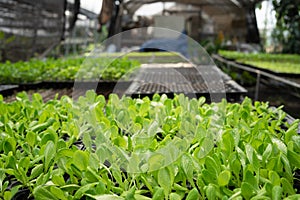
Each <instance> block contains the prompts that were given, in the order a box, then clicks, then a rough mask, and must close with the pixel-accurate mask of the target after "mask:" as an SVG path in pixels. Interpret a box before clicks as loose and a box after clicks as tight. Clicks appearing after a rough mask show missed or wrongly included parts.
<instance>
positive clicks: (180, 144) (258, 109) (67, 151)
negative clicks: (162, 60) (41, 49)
mask: <svg viewBox="0 0 300 200" xmlns="http://www.w3.org/2000/svg"><path fill="white" fill-rule="evenodd" d="M204 102H205V99H204V98H200V99H188V98H187V97H185V96H184V95H177V96H175V97H174V99H168V98H167V97H166V96H165V95H162V96H159V95H155V96H153V99H152V100H150V99H149V98H147V97H145V98H143V99H132V98H130V97H122V98H118V96H116V95H114V94H112V95H111V96H110V98H109V100H108V101H107V102H106V101H105V99H104V97H103V96H97V95H96V94H95V93H94V92H92V91H88V92H87V93H86V95H85V97H80V98H79V99H78V101H72V100H71V98H69V97H66V96H64V97H62V98H61V99H60V100H58V99H54V100H50V101H48V102H45V103H44V102H43V101H42V100H41V98H40V95H38V94H35V95H34V98H32V100H29V97H28V96H27V94H26V93H20V94H19V95H18V97H17V100H16V101H14V102H11V103H6V102H4V101H3V100H1V101H0V110H1V116H0V189H1V190H0V198H1V199H11V198H12V197H13V196H14V194H15V193H16V192H17V191H18V190H19V189H20V188H24V187H25V188H28V189H29V191H30V194H31V195H32V196H33V197H34V198H35V199H49V198H50V199H145V200H147V199H151V198H152V199H174V200H177V199H191V200H192V199H251V198H253V199H283V198H285V197H288V198H287V199H297V198H298V197H299V195H298V196H297V194H296V192H297V191H296V190H295V189H294V188H293V173H294V171H295V169H299V167H300V165H299V153H300V139H299V135H298V134H297V128H298V123H299V120H298V121H295V122H294V123H293V124H288V123H287V122H286V121H285V120H284V118H285V113H284V112H283V111H282V110H281V109H280V108H278V109H276V110H274V109H271V108H269V107H268V104H267V103H260V102H252V101H251V100H250V99H245V100H244V101H243V102H242V103H241V104H231V103H227V102H226V101H225V100H224V101H222V102H220V103H212V104H206V103H204ZM40 124H43V125H42V126H39V125H40ZM37 127H38V128H37ZM13 183H14V184H13Z"/></svg>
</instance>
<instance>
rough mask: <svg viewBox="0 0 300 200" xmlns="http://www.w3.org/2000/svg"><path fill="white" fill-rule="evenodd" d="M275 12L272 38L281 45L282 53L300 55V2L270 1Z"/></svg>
mask: <svg viewBox="0 0 300 200" xmlns="http://www.w3.org/2000/svg"><path fill="white" fill-rule="evenodd" d="M272 2H273V6H274V9H275V11H276V19H277V24H276V29H275V30H274V32H273V37H275V38H276V39H277V41H278V42H279V43H282V44H283V53H293V54H300V2H299V1H295V0H272Z"/></svg>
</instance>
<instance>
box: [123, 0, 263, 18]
mask: <svg viewBox="0 0 300 200" xmlns="http://www.w3.org/2000/svg"><path fill="white" fill-rule="evenodd" d="M261 1H263V0H127V1H126V0H125V1H124V8H125V9H126V10H127V11H128V12H129V13H131V14H134V13H135V12H136V11H137V10H138V9H139V8H140V7H141V6H143V5H145V4H151V3H157V2H174V3H182V4H191V5H195V6H199V7H202V8H203V9H204V10H206V9H207V11H208V12H213V10H214V15H216V14H218V13H219V14H226V13H229V12H230V13H239V12H240V11H241V10H240V9H247V8H248V7H250V6H252V5H255V4H256V3H259V2H261Z"/></svg>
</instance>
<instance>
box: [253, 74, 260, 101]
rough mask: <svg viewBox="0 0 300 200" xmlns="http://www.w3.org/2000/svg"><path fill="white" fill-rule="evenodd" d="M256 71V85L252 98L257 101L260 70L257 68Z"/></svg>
mask: <svg viewBox="0 0 300 200" xmlns="http://www.w3.org/2000/svg"><path fill="white" fill-rule="evenodd" d="M256 73H257V76H256V86H255V96H254V100H255V101H258V95H259V85H260V71H259V70H257V71H256Z"/></svg>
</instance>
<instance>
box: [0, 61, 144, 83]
mask: <svg viewBox="0 0 300 200" xmlns="http://www.w3.org/2000/svg"><path fill="white" fill-rule="evenodd" d="M139 65H140V63H139V62H137V61H134V60H129V59H127V58H125V57H124V58H115V59H113V58H102V57H101V58H67V59H57V60H55V59H47V60H30V61H28V62H23V61H19V62H16V63H10V62H9V61H7V62H6V63H1V64H0V83H1V84H12V83H15V84H18V83H34V82H40V81H72V80H75V79H76V80H96V81H98V80H99V79H102V80H118V79H120V78H122V77H123V76H124V75H126V73H128V72H130V71H132V70H134V69H135V68H137V67H139ZM123 78H124V77H123Z"/></svg>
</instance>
